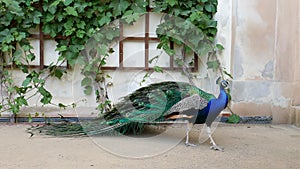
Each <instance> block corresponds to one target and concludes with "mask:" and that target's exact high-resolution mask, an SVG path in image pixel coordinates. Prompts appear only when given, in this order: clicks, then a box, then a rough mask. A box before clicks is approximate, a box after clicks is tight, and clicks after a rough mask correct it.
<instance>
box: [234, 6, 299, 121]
mask: <svg viewBox="0 0 300 169" xmlns="http://www.w3.org/2000/svg"><path fill="white" fill-rule="evenodd" d="M298 9H299V2H298V1H297V0H288V1H286V0H251V1H244V0H234V1H233V26H232V32H233V33H232V34H233V36H232V39H233V40H232V41H233V42H232V73H233V76H234V78H235V79H234V83H233V89H232V91H233V104H232V108H233V110H234V111H236V112H237V113H238V114H240V115H268V116H269V115H272V116H273V122H274V123H288V122H289V121H290V119H289V116H290V109H291V106H293V105H295V104H299V103H298V102H299V96H298V95H299V94H296V93H297V91H299V82H298V83H297V81H299V70H298V68H297V67H298V66H300V64H299V56H298V49H299V48H298V47H299V39H298V30H299V28H298V27H299V22H298V20H299V17H298ZM297 88H298V89H297ZM298 93H299V92H298Z"/></svg>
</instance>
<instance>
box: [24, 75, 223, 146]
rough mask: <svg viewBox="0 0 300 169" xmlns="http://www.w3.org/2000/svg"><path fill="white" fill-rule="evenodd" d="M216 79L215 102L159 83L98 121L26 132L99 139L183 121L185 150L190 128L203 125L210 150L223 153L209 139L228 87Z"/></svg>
mask: <svg viewBox="0 0 300 169" xmlns="http://www.w3.org/2000/svg"><path fill="white" fill-rule="evenodd" d="M219 79H220V78H219ZM219 79H218V80H217V82H218V84H219V85H220V94H219V96H218V97H217V98H216V97H215V96H214V95H213V94H210V93H207V92H204V91H203V90H201V89H199V88H198V87H196V86H194V85H191V84H189V83H185V82H174V81H165V82H159V83H154V84H150V85H148V86H146V87H142V88H139V89H137V90H136V91H134V92H133V93H131V94H129V95H127V96H124V97H122V98H121V100H120V101H119V102H118V103H117V104H115V105H114V108H112V110H110V111H108V112H106V113H104V114H102V115H101V116H100V117H99V118H96V119H93V120H89V121H84V122H82V123H80V124H79V123H70V122H67V123H51V124H48V125H42V126H35V127H32V128H30V129H29V132H30V133H31V134H32V133H34V131H38V132H39V133H44V134H47V135H55V136H81V135H101V134H104V133H109V132H117V133H121V134H128V133H133V134H139V133H142V131H143V129H144V126H145V125H147V124H155V123H160V122H173V121H176V120H183V121H186V122H187V128H186V140H185V144H186V145H187V146H195V145H194V144H191V143H190V142H189V132H190V130H191V129H192V127H193V124H203V123H205V124H206V126H207V127H206V129H207V134H208V136H209V139H210V142H211V144H212V146H211V149H214V150H220V151H223V149H222V148H220V147H219V146H217V144H216V143H215V141H214V140H213V138H212V135H211V134H212V133H211V125H212V122H213V121H214V120H215V118H216V117H217V116H218V115H219V114H220V112H221V111H222V110H223V109H225V108H226V106H227V103H228V96H227V94H226V88H227V87H228V84H229V83H228V82H227V81H226V80H222V81H221V80H219ZM220 81H221V82H220Z"/></svg>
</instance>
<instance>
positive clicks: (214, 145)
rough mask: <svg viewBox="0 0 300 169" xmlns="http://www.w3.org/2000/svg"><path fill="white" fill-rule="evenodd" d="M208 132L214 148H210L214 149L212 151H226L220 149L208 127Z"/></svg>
mask: <svg viewBox="0 0 300 169" xmlns="http://www.w3.org/2000/svg"><path fill="white" fill-rule="evenodd" d="M206 132H207V134H208V137H209V139H210V143H211V144H212V146H210V149H212V150H218V151H224V149H223V148H221V147H219V146H218V145H217V144H216V142H215V141H214V139H213V138H212V136H211V129H210V127H208V126H207V128H206Z"/></svg>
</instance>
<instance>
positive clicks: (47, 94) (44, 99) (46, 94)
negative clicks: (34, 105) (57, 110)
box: [38, 86, 52, 105]
mask: <svg viewBox="0 0 300 169" xmlns="http://www.w3.org/2000/svg"><path fill="white" fill-rule="evenodd" d="M38 91H39V92H40V94H41V95H42V96H43V97H42V99H41V100H40V102H41V103H43V104H44V105H45V104H49V103H51V100H52V95H51V93H50V92H48V91H47V90H46V89H45V88H44V87H43V86H41V87H39V89H38Z"/></svg>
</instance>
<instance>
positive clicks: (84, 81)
mask: <svg viewBox="0 0 300 169" xmlns="http://www.w3.org/2000/svg"><path fill="white" fill-rule="evenodd" d="M91 84H92V79H91V78H89V77H85V78H84V79H82V81H81V86H88V85H91Z"/></svg>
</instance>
